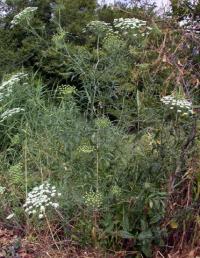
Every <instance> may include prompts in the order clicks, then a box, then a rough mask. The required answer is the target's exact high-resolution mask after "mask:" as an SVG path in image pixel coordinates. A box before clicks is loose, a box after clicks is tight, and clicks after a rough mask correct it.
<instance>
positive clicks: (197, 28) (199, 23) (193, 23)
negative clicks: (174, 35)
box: [179, 16, 200, 34]
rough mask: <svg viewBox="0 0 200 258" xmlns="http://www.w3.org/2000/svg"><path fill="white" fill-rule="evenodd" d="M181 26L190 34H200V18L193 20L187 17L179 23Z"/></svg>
mask: <svg viewBox="0 0 200 258" xmlns="http://www.w3.org/2000/svg"><path fill="white" fill-rule="evenodd" d="M179 26H180V27H182V28H184V29H185V30H186V32H188V33H191V32H192V33H195V34H200V17H197V18H196V19H195V20H193V19H192V17H189V16H186V17H184V19H183V20H181V21H180V22H179Z"/></svg>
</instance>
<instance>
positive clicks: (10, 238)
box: [0, 227, 200, 258]
mask: <svg viewBox="0 0 200 258" xmlns="http://www.w3.org/2000/svg"><path fill="white" fill-rule="evenodd" d="M58 244H59V243H58ZM62 244H63V243H62ZM63 249H64V250H63ZM7 257H12V258H77V257H80V258H123V257H124V258H126V257H128V258H131V257H135V255H134V254H133V253H132V254H131V253H129V254H127V253H125V252H118V253H116V254H104V253H103V252H100V251H98V250H95V249H93V250H89V249H87V250H80V248H78V247H76V246H73V245H72V244H68V246H67V245H66V247H64V248H62V250H58V249H56V247H55V244H54V243H53V242H52V240H51V238H50V236H43V237H42V238H41V239H37V240H34V242H33V241H31V240H30V239H27V238H26V237H24V238H21V237H20V234H17V233H16V232H14V230H8V229H5V228H3V227H0V258H7ZM154 257H155V258H200V247H197V248H196V249H192V250H191V249H190V248H189V247H185V249H184V250H181V251H180V250H173V251H171V252H170V253H169V254H165V255H163V254H162V253H161V252H160V251H155V255H154Z"/></svg>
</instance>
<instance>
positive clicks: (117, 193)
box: [111, 185, 122, 197]
mask: <svg viewBox="0 0 200 258" xmlns="http://www.w3.org/2000/svg"><path fill="white" fill-rule="evenodd" d="M111 193H112V194H113V195H114V196H116V197H119V196H120V195H121V194H122V190H121V188H120V187H119V186H118V185H114V186H113V187H112V188H111Z"/></svg>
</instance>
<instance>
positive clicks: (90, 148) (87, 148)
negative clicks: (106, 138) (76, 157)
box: [78, 144, 95, 153]
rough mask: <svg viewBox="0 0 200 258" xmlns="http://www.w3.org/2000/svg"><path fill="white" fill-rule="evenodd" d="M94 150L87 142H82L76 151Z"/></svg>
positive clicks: (89, 151) (90, 151) (86, 151)
mask: <svg viewBox="0 0 200 258" xmlns="http://www.w3.org/2000/svg"><path fill="white" fill-rule="evenodd" d="M94 150H95V148H94V146H92V145H89V144H82V145H81V146H79V147H78V152H80V153H92V152H93V151H94Z"/></svg>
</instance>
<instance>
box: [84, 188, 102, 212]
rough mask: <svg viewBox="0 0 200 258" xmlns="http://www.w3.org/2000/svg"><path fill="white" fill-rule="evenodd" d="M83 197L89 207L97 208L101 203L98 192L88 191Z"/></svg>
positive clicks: (100, 195)
mask: <svg viewBox="0 0 200 258" xmlns="http://www.w3.org/2000/svg"><path fill="white" fill-rule="evenodd" d="M83 198H84V203H85V205H86V206H87V207H88V208H91V209H99V208H100V207H101V206H102V204H103V196H102V194H101V193H99V192H92V191H90V192H88V193H86V194H85V195H84V197H83Z"/></svg>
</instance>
